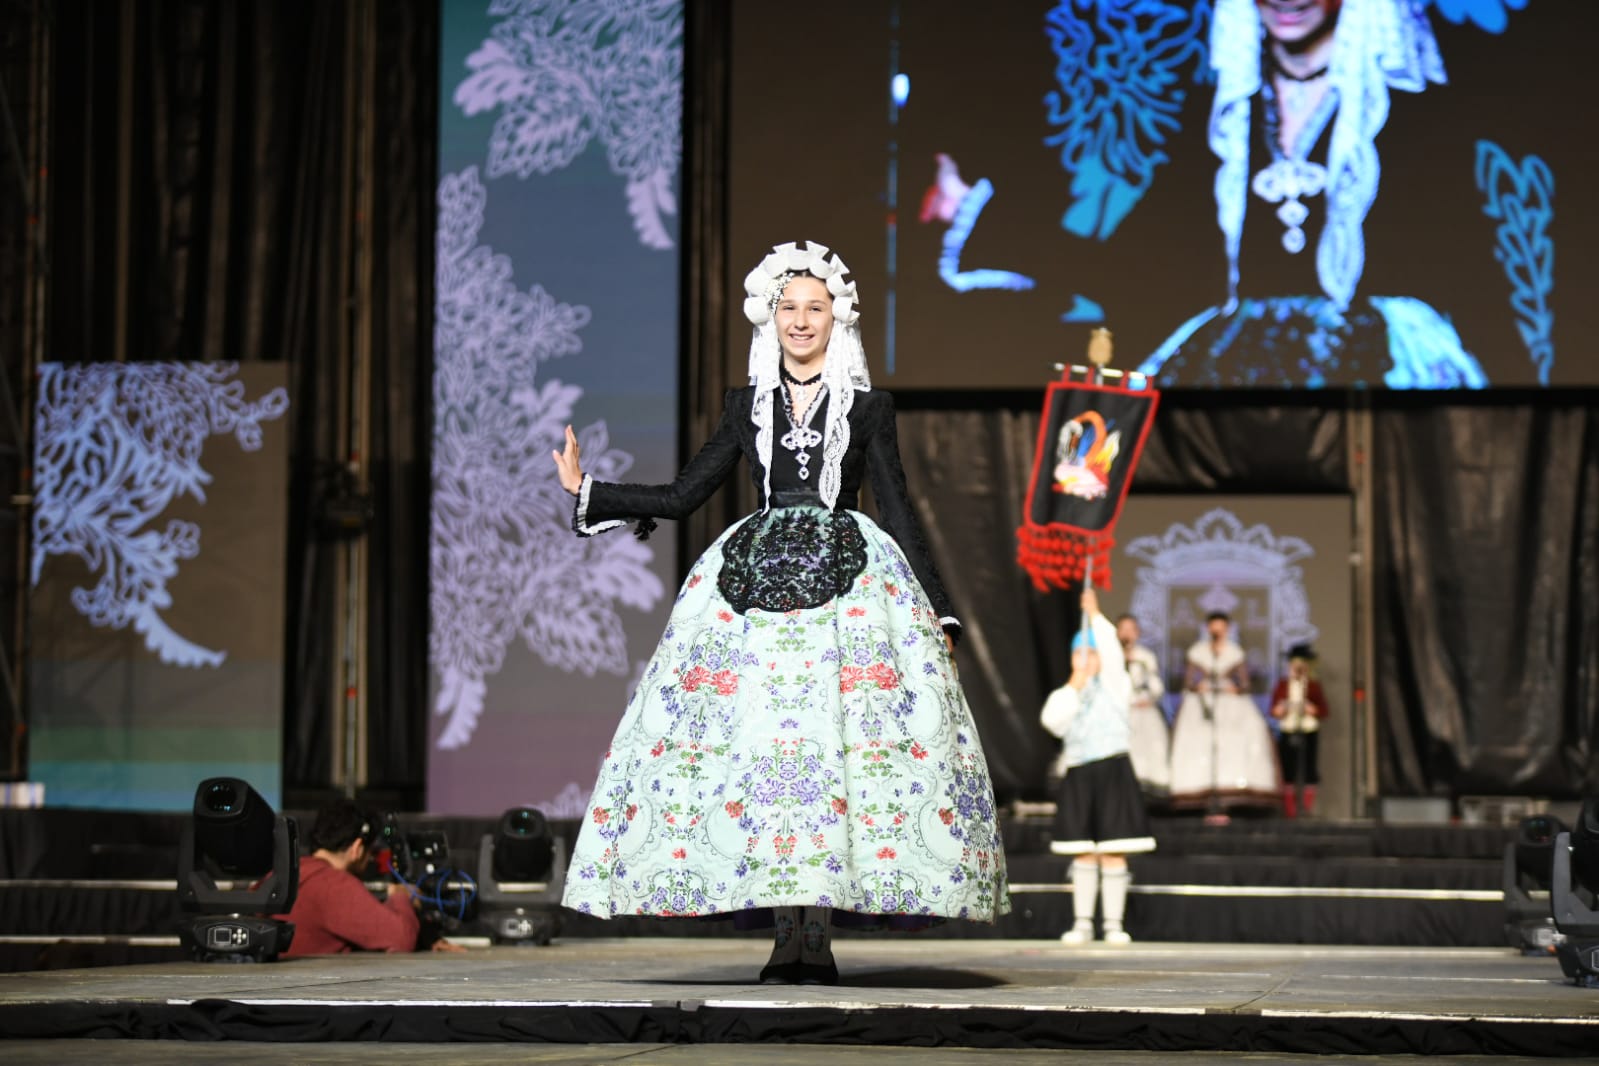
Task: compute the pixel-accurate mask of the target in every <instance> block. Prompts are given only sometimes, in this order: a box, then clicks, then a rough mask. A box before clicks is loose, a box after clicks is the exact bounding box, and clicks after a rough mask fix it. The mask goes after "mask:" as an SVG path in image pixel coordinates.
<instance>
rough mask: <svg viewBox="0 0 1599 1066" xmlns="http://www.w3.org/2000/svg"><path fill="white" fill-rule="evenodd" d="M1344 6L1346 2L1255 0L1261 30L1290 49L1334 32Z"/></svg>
mask: <svg viewBox="0 0 1599 1066" xmlns="http://www.w3.org/2000/svg"><path fill="white" fill-rule="evenodd" d="M1342 6H1343V0H1255V7H1256V8H1258V9H1259V11H1260V24H1261V26H1262V27H1264V28H1265V30H1266V32H1267V33H1268V34H1270V35H1271V37H1272V38H1273V39H1274V40H1276V41H1279V42H1281V43H1282V44H1285V45H1288V46H1289V47H1290V48H1291V47H1293V46H1294V45H1300V44H1304V43H1307V42H1309V41H1312V40H1314V39H1317V38H1320V37H1322V36H1324V35H1325V34H1327V33H1330V32H1332V29H1333V27H1334V26H1335V25H1336V24H1337V22H1338V9H1339V8H1340V7H1342Z"/></svg>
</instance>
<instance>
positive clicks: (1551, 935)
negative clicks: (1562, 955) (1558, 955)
mask: <svg viewBox="0 0 1599 1066" xmlns="http://www.w3.org/2000/svg"><path fill="white" fill-rule="evenodd" d="M1565 831H1566V827H1565V825H1564V823H1562V822H1561V821H1560V819H1558V818H1555V817H1553V816H1552V815H1547V814H1539V815H1534V816H1533V817H1531V818H1524V819H1522V821H1521V824H1520V825H1519V826H1517V827H1516V838H1515V839H1514V840H1512V841H1510V842H1509V843H1507V844H1506V845H1505V862H1504V896H1505V940H1506V941H1507V942H1508V943H1509V944H1510V946H1511V947H1513V948H1519V949H1520V951H1521V953H1522V954H1523V955H1547V954H1549V952H1551V951H1553V950H1554V940H1555V923H1554V917H1553V915H1552V913H1551V908H1550V902H1549V886H1550V880H1551V877H1552V876H1553V869H1554V861H1555V837H1556V836H1558V835H1559V834H1561V833H1563V832H1565Z"/></svg>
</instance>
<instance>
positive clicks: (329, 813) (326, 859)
mask: <svg viewBox="0 0 1599 1066" xmlns="http://www.w3.org/2000/svg"><path fill="white" fill-rule="evenodd" d="M376 836H377V833H376V824H375V823H374V822H373V821H372V820H371V819H369V818H368V817H367V816H366V815H364V814H363V813H362V812H361V809H360V808H359V807H357V806H356V805H355V804H354V803H352V802H350V801H349V800H335V801H334V802H332V803H330V804H328V805H327V806H326V807H323V808H322V809H321V810H320V811H318V812H317V816H316V823H315V825H313V826H312V827H311V834H310V843H311V847H312V849H313V850H312V852H311V854H309V855H307V856H305V857H304V858H302V859H301V860H300V890H299V894H298V895H297V896H296V897H295V900H294V908H293V909H292V910H291V911H289V913H288V914H285V915H278V917H280V918H287V919H288V920H289V921H291V922H293V923H294V942H293V943H292V944H291V945H290V947H289V950H288V951H286V952H284V956H285V957H296V956H301V955H338V954H343V953H346V952H351V951H392V952H403V951H415V950H416V949H417V933H418V932H419V930H420V929H421V921H420V920H419V919H418V917H417V909H418V902H417V899H416V897H415V894H414V893H413V892H412V890H411V887H410V886H409V885H404V884H391V885H389V886H388V898H387V899H386V900H384V901H383V902H381V903H380V902H378V900H377V899H376V898H374V897H373V895H372V894H371V893H370V892H368V891H367V889H366V885H365V884H364V883H363V881H362V876H363V875H364V874H365V873H366V872H367V870H368V869H369V868H370V867H371V865H372V858H373V856H372V851H371V845H372V842H373V841H374V840H375V839H376ZM431 948H432V950H434V951H461V950H463V949H462V948H461V947H460V946H459V945H457V944H452V943H450V942H449V941H447V940H444V939H442V938H440V939H438V940H435V941H434V942H433V943H432V945H431Z"/></svg>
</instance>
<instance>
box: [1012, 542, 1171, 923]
mask: <svg viewBox="0 0 1599 1066" xmlns="http://www.w3.org/2000/svg"><path fill="white" fill-rule="evenodd" d="M1081 604H1082V617H1083V624H1082V627H1081V628H1080V629H1079V631H1078V633H1077V636H1076V637H1075V638H1074V639H1073V640H1072V672H1071V677H1070V678H1069V679H1068V680H1067V682H1066V684H1064V685H1062V686H1061V687H1060V688H1058V689H1056V690H1055V691H1054V692H1052V693H1050V695H1049V699H1048V700H1047V701H1046V702H1045V704H1044V709H1043V712H1042V713H1041V715H1040V720H1041V721H1042V722H1043V725H1044V728H1045V729H1048V730H1049V731H1050V732H1051V733H1053V734H1054V735H1055V736H1058V737H1060V738H1061V740H1062V742H1063V745H1064V748H1065V764H1066V775H1065V777H1064V778H1063V780H1062V782H1061V786H1060V794H1059V796H1058V798H1057V801H1056V812H1055V825H1054V831H1053V834H1052V836H1053V839H1052V840H1051V841H1050V846H1049V847H1050V851H1052V852H1054V853H1055V854H1057V855H1070V856H1072V857H1073V860H1072V866H1071V881H1072V911H1073V917H1074V919H1075V920H1074V922H1073V924H1072V927H1071V928H1070V929H1068V930H1067V931H1066V932H1065V933H1063V934H1062V935H1061V942H1062V943H1065V944H1083V943H1087V942H1088V941H1090V940H1092V939H1093V938H1094V910H1095V904H1096V903H1100V904H1102V918H1103V938H1104V941H1105V942H1106V943H1107V944H1126V943H1128V942H1130V941H1131V939H1132V938H1131V937H1130V936H1128V934H1127V931H1126V929H1125V928H1124V926H1123V917H1124V915H1125V912H1126V906H1127V887H1128V885H1129V884H1130V882H1131V880H1132V875H1131V873H1130V872H1129V871H1128V869H1127V856H1128V855H1129V854H1133V853H1138V852H1147V851H1153V850H1154V848H1155V838H1154V837H1153V836H1151V835H1150V830H1149V817H1148V815H1147V814H1146V813H1145V811H1144V797H1143V792H1142V791H1141V790H1140V788H1139V786H1138V778H1137V776H1136V775H1135V774H1134V773H1133V763H1132V758H1131V756H1130V755H1129V754H1128V752H1129V747H1130V742H1131V736H1132V683H1131V682H1130V681H1129V679H1128V676H1127V667H1126V664H1125V662H1124V661H1123V658H1122V649H1121V643H1120V642H1119V641H1118V640H1117V639H1116V627H1115V626H1114V625H1113V624H1112V623H1111V622H1110V621H1109V620H1108V619H1107V618H1106V617H1105V616H1104V615H1103V614H1102V613H1100V610H1099V597H1098V596H1097V595H1095V593H1094V588H1093V583H1092V570H1091V569H1090V570H1089V571H1088V573H1087V574H1085V580H1084V583H1083V593H1082V600H1081Z"/></svg>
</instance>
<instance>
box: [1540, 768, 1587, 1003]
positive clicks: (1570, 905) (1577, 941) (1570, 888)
mask: <svg viewBox="0 0 1599 1066" xmlns="http://www.w3.org/2000/svg"><path fill="white" fill-rule="evenodd" d="M1551 873H1552V878H1551V885H1550V892H1549V903H1550V908H1551V909H1552V910H1553V912H1554V919H1555V930H1556V932H1557V933H1558V934H1559V935H1558V936H1557V937H1556V938H1555V956H1556V957H1557V958H1559V959H1560V968H1561V969H1562V970H1564V971H1565V974H1566V976H1567V977H1569V978H1571V979H1572V980H1573V981H1575V982H1576V983H1577V984H1579V985H1583V986H1584V987H1587V988H1599V796H1595V797H1591V798H1589V799H1587V800H1585V801H1584V802H1583V804H1582V813H1581V814H1579V815H1578V816H1577V824H1576V825H1575V826H1573V827H1572V830H1571V832H1569V833H1561V834H1560V835H1559V836H1557V837H1556V838H1555V854H1554V864H1553V868H1552V871H1551Z"/></svg>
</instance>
